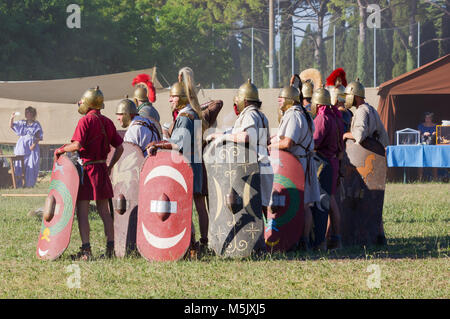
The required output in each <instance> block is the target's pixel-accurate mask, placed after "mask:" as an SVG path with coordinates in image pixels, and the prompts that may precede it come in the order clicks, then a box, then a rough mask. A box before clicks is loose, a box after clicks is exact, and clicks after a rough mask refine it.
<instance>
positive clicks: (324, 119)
mask: <svg viewBox="0 0 450 319" xmlns="http://www.w3.org/2000/svg"><path fill="white" fill-rule="evenodd" d="M341 118H342V115H341V113H340V111H339V110H338V109H337V107H336V106H330V105H320V104H319V105H317V116H316V117H315V119H314V126H315V128H316V130H315V131H314V149H315V151H316V154H318V155H319V156H320V157H321V158H323V159H325V161H326V162H327V163H329V165H331V168H332V174H331V176H326V177H325V178H324V179H325V180H324V179H320V178H319V181H321V182H322V183H326V184H327V185H322V187H323V188H324V189H328V190H330V208H331V209H330V211H329V221H330V225H329V235H331V236H330V238H329V240H328V244H327V245H328V249H336V248H338V249H339V248H341V247H342V243H341V230H340V223H341V215H340V211H339V206H338V205H337V202H336V198H335V194H336V188H337V181H338V176H339V160H340V158H341V157H342V154H343V150H344V145H343V140H342V136H343V134H344V123H343V121H342V120H341ZM330 184H331V185H330Z"/></svg>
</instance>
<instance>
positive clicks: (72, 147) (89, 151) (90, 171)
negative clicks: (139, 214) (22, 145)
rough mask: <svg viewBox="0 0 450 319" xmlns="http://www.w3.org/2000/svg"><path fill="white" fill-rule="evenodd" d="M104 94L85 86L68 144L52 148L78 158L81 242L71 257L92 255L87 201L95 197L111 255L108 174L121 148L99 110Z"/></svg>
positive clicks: (78, 206)
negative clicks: (78, 117)
mask: <svg viewBox="0 0 450 319" xmlns="http://www.w3.org/2000/svg"><path fill="white" fill-rule="evenodd" d="M103 100H104V97H103V93H102V91H100V89H99V87H98V86H97V87H96V88H91V89H89V90H87V91H86V92H85V93H84V94H83V96H82V98H81V101H80V102H78V106H79V108H78V113H80V114H82V115H83V117H82V118H81V119H80V120H79V121H78V124H77V127H76V128H75V132H74V134H73V137H72V140H71V143H70V144H67V145H64V146H62V147H60V148H58V149H57V150H56V151H55V156H56V157H58V156H59V155H61V154H64V153H65V152H78V154H79V157H80V160H81V161H82V167H83V170H82V174H83V175H82V178H81V183H80V186H79V190H78V198H77V201H76V206H77V218H78V227H79V230H80V235H81V243H82V246H81V248H80V252H79V253H78V254H76V255H73V256H72V259H74V260H77V259H81V260H89V259H90V258H91V257H92V253H91V245H90V239H89V234H90V228H89V218H88V214H89V202H90V201H91V200H95V201H96V204H97V209H98V213H99V215H100V217H101V218H102V221H103V224H104V230H105V235H106V239H107V244H106V253H105V254H104V256H105V257H112V256H113V255H114V226H113V219H112V216H111V214H110V207H109V200H110V199H111V198H112V197H113V188H112V184H111V180H110V178H109V175H110V173H111V170H112V168H113V166H114V165H115V163H116V162H117V161H118V159H119V158H120V156H121V155H122V152H123V146H122V142H123V141H122V138H121V137H120V135H119V134H118V133H117V131H116V128H115V126H114V123H113V122H112V121H111V120H110V119H109V118H107V117H106V116H104V115H102V114H101V113H100V110H101V109H103V108H104V103H103ZM110 145H111V146H113V147H114V148H115V151H114V154H113V156H112V159H111V161H110V164H109V165H108V166H107V164H106V158H107V156H108V153H109V151H110Z"/></svg>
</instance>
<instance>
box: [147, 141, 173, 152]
mask: <svg viewBox="0 0 450 319" xmlns="http://www.w3.org/2000/svg"><path fill="white" fill-rule="evenodd" d="M145 149H147V150H148V155H150V156H155V155H156V152H157V151H158V149H161V150H179V147H178V145H177V144H173V143H170V142H168V141H160V142H155V141H153V142H150V143H149V144H148V145H147V146H146V147H145Z"/></svg>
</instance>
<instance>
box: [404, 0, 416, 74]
mask: <svg viewBox="0 0 450 319" xmlns="http://www.w3.org/2000/svg"><path fill="white" fill-rule="evenodd" d="M408 6H409V13H410V16H409V35H408V50H407V52H406V71H411V70H413V69H414V67H415V66H416V62H415V60H416V57H417V55H416V48H415V46H416V44H417V25H416V24H415V23H416V12H417V0H411V1H408Z"/></svg>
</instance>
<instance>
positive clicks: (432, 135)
mask: <svg viewBox="0 0 450 319" xmlns="http://www.w3.org/2000/svg"><path fill="white" fill-rule="evenodd" d="M433 116H434V114H433V113H431V112H425V121H424V122H423V123H420V124H419V126H418V127H417V129H418V130H419V131H420V142H422V143H425V144H428V145H435V144H436V124H435V123H433ZM432 174H433V178H434V179H437V176H438V172H437V168H436V167H433V168H432ZM419 180H423V167H419Z"/></svg>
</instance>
